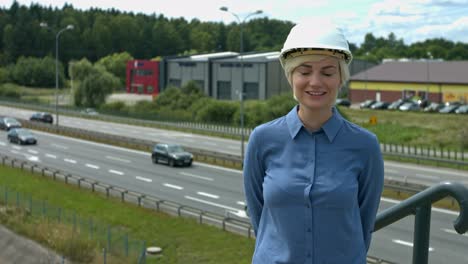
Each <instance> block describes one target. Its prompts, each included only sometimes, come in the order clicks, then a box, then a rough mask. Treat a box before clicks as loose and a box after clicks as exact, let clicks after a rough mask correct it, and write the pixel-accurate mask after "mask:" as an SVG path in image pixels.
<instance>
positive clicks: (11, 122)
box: [0, 117, 21, 131]
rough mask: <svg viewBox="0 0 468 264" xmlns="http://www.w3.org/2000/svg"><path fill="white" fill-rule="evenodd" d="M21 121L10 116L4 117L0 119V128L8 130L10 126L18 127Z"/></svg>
mask: <svg viewBox="0 0 468 264" xmlns="http://www.w3.org/2000/svg"><path fill="white" fill-rule="evenodd" d="M20 127H21V123H20V122H18V120H16V119H14V118H12V117H4V118H2V119H1V120H0V128H1V129H3V130H6V131H9V130H10V129H12V128H20Z"/></svg>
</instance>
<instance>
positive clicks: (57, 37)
mask: <svg viewBox="0 0 468 264" xmlns="http://www.w3.org/2000/svg"><path fill="white" fill-rule="evenodd" d="M40 26H41V27H48V25H47V23H41V24H40ZM72 29H74V26H73V25H71V24H69V25H67V26H66V27H64V28H62V29H61V30H59V31H58V32H57V34H55V120H56V121H55V125H56V126H57V127H58V125H59V114H58V89H59V78H58V77H59V71H58V64H59V37H60V34H62V32H64V31H66V30H72Z"/></svg>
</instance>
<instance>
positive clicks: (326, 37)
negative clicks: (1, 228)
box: [280, 22, 353, 66]
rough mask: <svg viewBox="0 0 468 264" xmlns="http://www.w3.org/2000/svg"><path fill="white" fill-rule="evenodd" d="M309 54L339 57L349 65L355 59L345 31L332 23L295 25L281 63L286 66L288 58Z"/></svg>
mask: <svg viewBox="0 0 468 264" xmlns="http://www.w3.org/2000/svg"><path fill="white" fill-rule="evenodd" d="M309 54H317V55H330V56H335V57H339V58H342V59H344V60H345V61H346V63H348V64H349V63H350V62H351V60H352V58H353V55H352V54H351V51H350V50H349V45H348V41H347V40H346V38H345V36H344V34H343V31H342V30H341V29H340V28H338V27H337V26H336V25H335V24H334V23H331V22H328V23H327V22H321V23H313V24H308V23H307V24H306V23H302V24H301V23H300V24H297V25H295V26H294V27H293V28H292V29H291V31H290V32H289V35H288V37H287V39H286V41H285V42H284V46H283V48H282V49H281V54H280V62H281V65H283V66H284V62H285V60H287V59H288V58H294V57H297V56H301V55H309Z"/></svg>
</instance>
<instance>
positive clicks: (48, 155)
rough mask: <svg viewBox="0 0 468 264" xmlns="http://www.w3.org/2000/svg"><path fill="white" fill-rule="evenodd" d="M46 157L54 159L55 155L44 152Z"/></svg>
mask: <svg viewBox="0 0 468 264" xmlns="http://www.w3.org/2000/svg"><path fill="white" fill-rule="evenodd" d="M45 156H46V157H48V158H51V159H56V158H57V156H55V155H52V154H45Z"/></svg>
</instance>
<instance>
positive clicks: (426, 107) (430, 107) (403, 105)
mask: <svg viewBox="0 0 468 264" xmlns="http://www.w3.org/2000/svg"><path fill="white" fill-rule="evenodd" d="M359 108H361V109H364V108H369V109H388V110H399V111H404V112H408V111H424V112H438V113H457V114H467V113H468V104H462V103H460V102H450V103H445V104H443V103H435V102H429V101H427V100H418V101H413V100H409V99H398V100H397V101H394V102H391V103H390V102H384V101H376V100H366V101H364V102H361V103H360V104H359Z"/></svg>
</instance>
